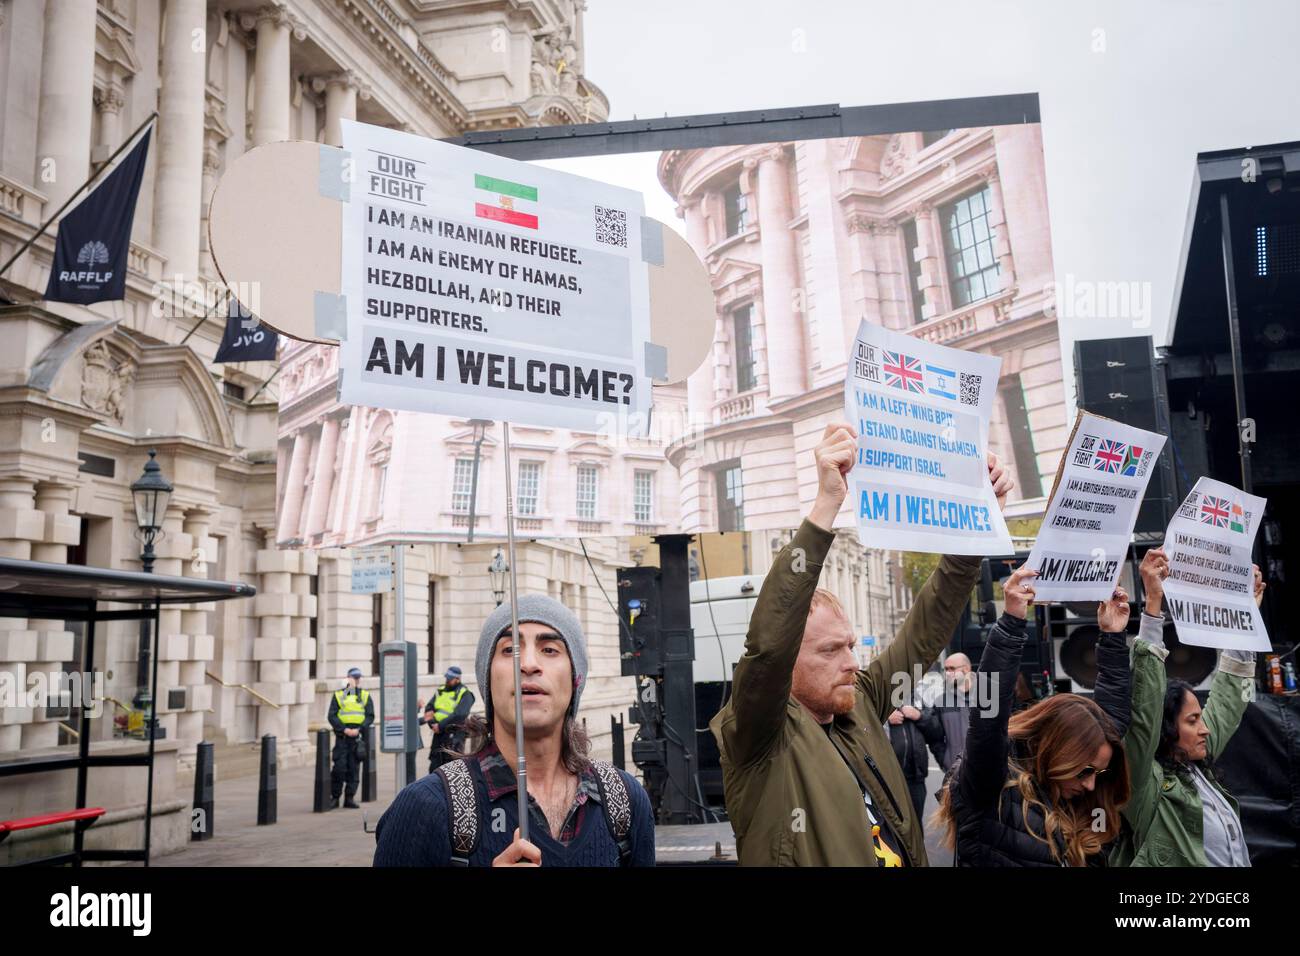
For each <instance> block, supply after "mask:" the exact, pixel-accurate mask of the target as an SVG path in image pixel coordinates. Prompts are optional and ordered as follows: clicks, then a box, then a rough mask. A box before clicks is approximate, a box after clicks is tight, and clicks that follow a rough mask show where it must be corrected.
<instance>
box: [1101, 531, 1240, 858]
mask: <svg viewBox="0 0 1300 956" xmlns="http://www.w3.org/2000/svg"><path fill="white" fill-rule="evenodd" d="M1139 571H1140V572H1141V574H1142V584H1143V587H1144V589H1145V591H1146V606H1145V608H1144V610H1143V614H1142V626H1141V629H1140V630H1139V631H1138V636H1137V639H1136V640H1134V642H1133V653H1132V661H1133V679H1132V695H1133V707H1132V716H1131V719H1130V722H1129V725H1128V730H1127V731H1126V732H1125V734H1124V753H1125V756H1126V757H1127V758H1128V765H1129V779H1130V780H1131V782H1132V788H1133V789H1132V794H1131V796H1130V797H1129V801H1128V803H1127V804H1126V805H1125V807H1124V821H1125V823H1126V824H1127V826H1125V828H1124V832H1123V833H1122V834H1121V835H1120V838H1119V840H1118V841H1117V842H1116V844H1115V849H1114V850H1112V851H1111V855H1110V865H1111V866H1209V865H1219V866H1250V856H1249V853H1248V848H1247V847H1246V842H1245V837H1244V835H1243V833H1242V829H1241V811H1240V808H1239V807H1238V805H1237V799H1236V798H1235V797H1234V796H1233V795H1232V794H1230V793H1228V791H1227V790H1225V789H1223V786H1222V785H1221V784H1220V783H1219V781H1218V780H1217V779H1215V777H1214V773H1213V771H1212V770H1210V769H1209V766H1208V761H1213V760H1215V759H1216V758H1217V757H1218V756H1219V755H1220V754H1221V753H1223V749H1224V748H1225V747H1227V745H1228V741H1229V740H1231V739H1232V735H1233V734H1234V733H1236V732H1237V727H1238V726H1239V725H1240V724H1241V718H1242V715H1243V714H1245V712H1246V705H1247V704H1249V703H1250V701H1251V700H1253V699H1254V696H1255V693H1254V692H1255V655H1254V654H1253V653H1252V652H1250V651H1238V650H1231V649H1230V650H1225V651H1223V652H1222V653H1221V654H1220V655H1219V667H1218V670H1217V671H1216V672H1215V674H1214V679H1213V680H1212V681H1211V682H1210V695H1209V697H1208V699H1207V700H1206V702H1205V707H1204V708H1202V707H1201V705H1200V703H1199V701H1198V700H1197V699H1196V697H1195V695H1194V694H1192V692H1191V691H1184V692H1183V696H1184V701H1183V704H1182V709H1181V710H1180V712H1179V715H1178V720H1177V721H1176V722H1175V723H1176V725H1177V726H1176V730H1177V731H1178V734H1179V736H1178V739H1177V740H1175V741H1167V742H1165V746H1164V747H1162V746H1161V738H1162V734H1163V725H1164V718H1165V681H1166V675H1165V658H1166V657H1167V656H1168V654H1169V651H1168V649H1167V648H1166V647H1165V645H1164V615H1163V614H1162V613H1161V607H1160V602H1161V598H1162V597H1163V594H1164V583H1163V582H1164V578H1165V577H1167V576H1168V574H1169V563H1168V560H1167V558H1166V557H1165V553H1164V549H1163V548H1153V549H1152V550H1150V551H1148V552H1147V555H1146V557H1145V558H1144V559H1143V561H1142V565H1141V567H1140V568H1139ZM1263 595H1264V583H1263V579H1262V578H1261V576H1260V574H1259V568H1258V567H1256V568H1255V601H1256V603H1259V601H1261V600H1262V599H1263ZM1171 744H1172V746H1171ZM1162 751H1165V752H1164V753H1162ZM1162 757H1163V759H1161V758H1162ZM1207 808H1208V809H1209V810H1210V813H1212V814H1213V815H1214V816H1213V817H1209V815H1208V814H1207V812H1206V811H1207ZM1207 840H1209V841H1211V845H1212V849H1213V851H1214V852H1213V854H1212V855H1213V856H1214V860H1210V859H1208V858H1207V853H1206V841H1207Z"/></svg>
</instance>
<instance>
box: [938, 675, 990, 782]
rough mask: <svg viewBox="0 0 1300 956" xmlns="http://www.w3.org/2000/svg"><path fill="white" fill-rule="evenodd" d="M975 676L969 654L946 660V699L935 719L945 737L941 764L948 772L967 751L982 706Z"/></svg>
mask: <svg viewBox="0 0 1300 956" xmlns="http://www.w3.org/2000/svg"><path fill="white" fill-rule="evenodd" d="M974 688H975V673H974V672H973V671H972V670H971V665H970V658H969V657H967V656H966V655H965V654H961V653H957V654H949V655H948V656H947V657H946V658H944V661H943V697H942V698H940V699H939V700H938V701H936V702H935V705H934V711H935V718H936V720H937V722H938V724H939V732H940V733H941V734H943V753H944V755H943V757H941V758H940V760H939V765H940V766H941V767H943V769H944V773H947V772H948V771H949V770H951V769H952V765H953V764H954V763H955V762H956V761H957V758H958V757H960V756H961V754H962V751H963V750H965V749H966V732H967V731H968V730H970V713H971V711H972V710H973V709H974V708H975V707H978V706H980V702H979V700H978V699H977V696H976V694H975V689H974Z"/></svg>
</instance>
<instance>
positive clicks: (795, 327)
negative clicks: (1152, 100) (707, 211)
mask: <svg viewBox="0 0 1300 956" xmlns="http://www.w3.org/2000/svg"><path fill="white" fill-rule="evenodd" d="M789 193H790V188H789V173H788V171H787V169H786V157H785V150H784V149H782V148H781V147H779V146H774V147H771V148H770V149H768V150H766V151H764V152H763V153H762V155H761V156H760V157H759V159H758V229H759V242H760V246H761V249H762V253H761V256H762V266H763V331H764V337H765V339H766V345H767V379H768V385H767V390H768V397H769V398H771V399H774V400H776V399H782V398H790V397H793V396H795V395H799V394H801V393H802V392H803V391H804V388H805V382H806V374H807V363H806V362H805V360H804V334H803V329H802V328H800V323H799V322H798V321H796V320H795V318H794V313H793V311H792V304H793V301H794V298H793V296H794V288H795V278H796V277H797V276H798V274H799V273H798V268H797V264H796V260H795V255H796V249H795V242H794V233H792V232H791V231H790V228H789V222H790V213H791V210H790V195H789Z"/></svg>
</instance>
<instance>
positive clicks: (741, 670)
mask: <svg viewBox="0 0 1300 956" xmlns="http://www.w3.org/2000/svg"><path fill="white" fill-rule="evenodd" d="M814 455H815V457H816V461H817V484H818V489H817V498H816V501H815V502H814V503H813V507H812V510H811V511H810V512H809V515H808V517H807V518H806V519H805V520H804V522H803V524H802V525H800V527H799V530H798V531H797V532H796V533H795V536H794V540H793V541H791V543H790V544H789V545H787V546H786V547H785V548H784V549H783V550H782V552H781V553H780V554H779V555H777V556H776V558H775V559H774V560H773V562H772V567H771V568H770V569H769V570H768V572H767V575H766V576H765V577H764V579H763V588H762V590H761V591H760V592H759V596H758V603H757V605H756V606H755V608H754V612H753V614H751V615H750V618H749V633H748V634H747V635H746V637H745V653H744V654H743V655H742V656H741V658H740V661H739V663H738V664H737V665H736V669H735V674H734V677H733V679H732V692H731V699H730V700H729V701H728V702H727V704H726V706H725V707H723V708H722V710H720V711H719V712H718V713H717V715H715V716H714V718H713V720H711V721H710V722H709V728H710V729H711V730H712V731H713V736H714V737H715V738H717V741H718V749H719V752H720V757H721V764H722V780H723V790H724V794H725V798H726V804H727V813H728V815H729V817H730V818H731V825H732V828H733V829H734V830H735V833H736V850H737V854H738V855H739V857H740V863H741V865H742V866H888V865H899V864H902V865H907V866H925V865H926V863H927V860H926V856H925V841H924V839H923V836H922V833H921V828H920V827H918V826H917V825H916V812H915V810H914V809H913V808H912V805H911V801H910V800H909V799H908V798H907V797H906V796H905V794H906V792H907V781H906V780H905V779H904V778H903V771H902V769H901V768H900V767H899V766H898V761H897V760H896V759H895V758H894V753H893V749H892V748H891V747H890V745H889V740H888V738H887V737H886V736H885V730H884V722H885V719H886V718H887V717H888V716H889V713H890V711H892V710H893V709H894V708H895V706H896V704H895V703H894V702H893V701H892V700H891V698H892V697H893V695H894V693H895V692H896V690H897V682H898V680H899V678H902V679H903V680H904V681H906V680H907V679H908V675H910V674H912V673H914V672H917V673H919V672H923V671H924V670H925V668H927V667H929V666H930V664H932V663H933V662H934V660H935V659H936V658H937V657H938V656H939V652H940V651H941V650H942V649H943V647H944V646H945V645H946V644H947V643H948V641H949V639H951V637H952V632H953V628H954V627H956V625H957V621H958V619H959V618H960V616H961V612H962V610H963V608H965V607H966V606H967V605H968V604H969V602H970V593H971V588H972V587H974V585H975V579H976V578H977V577H978V575H979V569H980V559H979V558H978V557H954V556H952V555H947V556H945V557H944V558H943V559H942V560H940V562H939V566H938V567H937V568H936V569H935V571H934V573H933V574H931V575H930V579H929V580H928V581H927V582H926V583H925V586H924V587H923V588H921V590H920V592H919V593H918V594H917V595H916V600H915V601H914V603H913V604H912V608H911V610H910V611H908V614H907V618H906V620H904V622H903V625H902V627H901V628H900V629H899V631H898V634H897V636H895V638H894V639H893V640H892V641H891V642H890V644H889V646H888V647H886V648H885V650H884V652H883V653H882V654H881V655H880V656H879V657H877V658H876V659H875V660H874V661H872V662H871V664H870V665H868V666H867V667H866V668H864V669H862V670H859V669H858V666H857V659H856V658H855V657H854V648H855V646H856V644H857V639H856V638H855V637H854V634H853V629H852V626H851V625H850V622H849V621H848V618H847V616H846V615H845V614H844V611H843V608H841V607H840V606H839V602H838V600H836V598H835V596H834V595H833V594H831V593H830V592H829V591H824V590H821V589H819V588H818V587H817V579H818V578H819V577H820V575H821V569H822V564H823V562H824V561H825V559H826V555H827V553H828V552H829V551H830V548H831V545H832V544H833V543H834V541H835V536H834V534H833V533H832V532H831V530H830V529H831V528H832V527H833V525H834V524H835V517H836V515H837V514H838V513H839V510H840V506H841V504H842V503H843V502H844V498H845V496H846V494H847V493H848V485H847V484H846V481H845V479H846V476H847V475H848V473H849V471H850V470H851V469H852V467H853V462H854V459H855V458H856V457H857V435H856V433H855V432H854V430H853V428H852V427H851V426H849V425H847V424H835V425H828V426H827V428H826V431H825V433H824V434H823V436H822V440H821V443H820V444H818V446H817V447H816V449H815V450H814ZM988 467H989V478H990V480H991V482H992V486H993V491H994V493H995V494H996V495H997V497H998V501H999V503H1001V502H1002V501H1003V500H1004V499H1005V497H1006V493H1007V492H1008V491H1009V490H1010V489H1011V485H1012V482H1011V478H1010V476H1007V475H1005V474H1004V473H1003V471H1002V466H1001V465H1000V464H999V463H998V460H997V458H996V456H993V455H990V456H989V462H988ZM911 696H912V693H911V691H910V690H909V691H908V692H907V693H906V695H905V696H904V697H903V698H902V699H901V700H900V701H899V702H900V703H901V702H902V700H906V699H910V698H911Z"/></svg>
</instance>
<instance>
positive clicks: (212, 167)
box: [199, 139, 221, 274]
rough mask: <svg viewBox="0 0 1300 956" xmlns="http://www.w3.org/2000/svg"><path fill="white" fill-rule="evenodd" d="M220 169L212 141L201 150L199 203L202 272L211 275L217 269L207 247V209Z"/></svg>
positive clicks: (218, 157) (219, 152)
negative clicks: (201, 169) (201, 173)
mask: <svg viewBox="0 0 1300 956" xmlns="http://www.w3.org/2000/svg"><path fill="white" fill-rule="evenodd" d="M220 169H221V150H220V148H219V146H218V144H217V142H216V141H215V139H213V140H211V141H209V143H208V145H207V146H206V147H204V149H203V185H202V198H201V199H200V202H199V220H200V225H199V249H200V251H201V253H202V256H203V267H204V271H205V272H209V273H212V274H216V271H217V267H216V263H215V262H214V261H213V259H212V249H211V248H210V247H209V245H208V208H209V207H210V206H211V205H212V194H213V193H214V192H216V190H217V172H218V170H220Z"/></svg>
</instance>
